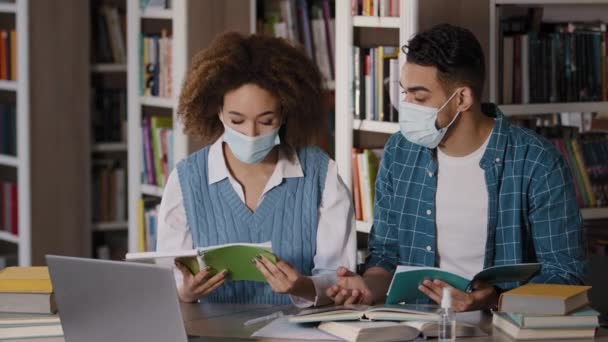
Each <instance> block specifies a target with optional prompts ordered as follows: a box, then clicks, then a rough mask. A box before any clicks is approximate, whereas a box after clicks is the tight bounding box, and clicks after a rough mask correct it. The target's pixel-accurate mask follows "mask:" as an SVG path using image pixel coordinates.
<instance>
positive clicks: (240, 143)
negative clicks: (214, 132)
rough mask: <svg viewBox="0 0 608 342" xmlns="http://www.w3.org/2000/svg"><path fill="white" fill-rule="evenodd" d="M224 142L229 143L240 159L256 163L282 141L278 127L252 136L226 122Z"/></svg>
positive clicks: (248, 162)
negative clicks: (266, 132)
mask: <svg viewBox="0 0 608 342" xmlns="http://www.w3.org/2000/svg"><path fill="white" fill-rule="evenodd" d="M224 142H225V143H226V144H228V146H229V147H230V150H231V151H232V154H234V156H235V157H237V158H238V160H240V161H242V162H243V163H247V164H255V163H259V162H261V161H262V160H264V158H266V156H267V155H268V153H269V152H270V150H272V148H273V147H275V146H276V145H278V144H280V143H281V140H280V139H279V128H278V127H277V128H275V129H273V130H272V132H270V133H268V134H265V135H258V136H256V137H250V136H248V135H245V134H243V133H240V132H237V131H236V130H234V129H232V128H230V127H229V126H228V125H226V124H225V123H224Z"/></svg>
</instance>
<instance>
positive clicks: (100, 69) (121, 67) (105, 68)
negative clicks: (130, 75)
mask: <svg viewBox="0 0 608 342" xmlns="http://www.w3.org/2000/svg"><path fill="white" fill-rule="evenodd" d="M91 72H96V73H114V72H116V73H117V72H127V65H126V64H115V63H99V64H93V65H91Z"/></svg>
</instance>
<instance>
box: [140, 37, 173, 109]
mask: <svg viewBox="0 0 608 342" xmlns="http://www.w3.org/2000/svg"><path fill="white" fill-rule="evenodd" d="M172 46H173V38H172V37H170V36H168V33H167V31H165V30H163V31H162V32H161V33H159V34H146V35H143V34H142V35H140V51H141V53H140V56H141V59H142V60H141V64H140V65H141V70H140V73H139V75H140V76H139V79H140V82H139V83H140V84H139V88H140V95H144V96H158V97H164V98H170V97H171V94H172V92H173V89H172V88H173V85H172V70H173V69H172V65H171V64H172V60H173V53H172Z"/></svg>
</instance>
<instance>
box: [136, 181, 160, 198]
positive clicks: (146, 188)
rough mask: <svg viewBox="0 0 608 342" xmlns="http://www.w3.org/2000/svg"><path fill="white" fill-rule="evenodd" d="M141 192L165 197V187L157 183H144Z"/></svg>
mask: <svg viewBox="0 0 608 342" xmlns="http://www.w3.org/2000/svg"><path fill="white" fill-rule="evenodd" d="M141 193H142V194H144V195H148V196H155V197H163V188H161V187H160V186H156V185H150V184H142V185H141Z"/></svg>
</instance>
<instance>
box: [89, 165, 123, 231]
mask: <svg viewBox="0 0 608 342" xmlns="http://www.w3.org/2000/svg"><path fill="white" fill-rule="evenodd" d="M91 190H92V192H93V196H92V198H93V201H92V206H93V212H92V214H93V221H94V222H123V221H126V220H127V199H126V197H127V176H126V170H125V167H124V166H122V165H121V163H120V162H119V161H117V160H113V159H94V160H93V184H92V189H91Z"/></svg>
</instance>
